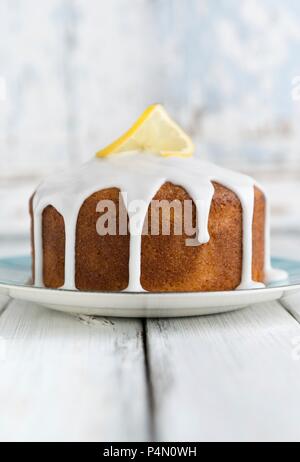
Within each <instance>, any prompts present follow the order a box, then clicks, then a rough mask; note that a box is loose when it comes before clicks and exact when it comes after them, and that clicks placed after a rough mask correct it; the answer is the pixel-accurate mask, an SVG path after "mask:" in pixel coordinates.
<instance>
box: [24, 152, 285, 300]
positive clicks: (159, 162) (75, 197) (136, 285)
mask: <svg viewBox="0 0 300 462" xmlns="http://www.w3.org/2000/svg"><path fill="white" fill-rule="evenodd" d="M212 181H215V182H217V183H220V184H222V185H223V186H225V187H226V188H228V189H230V190H231V191H233V192H234V193H235V194H236V195H237V196H238V198H239V199H240V202H241V205H242V211H243V264H242V274H241V283H240V286H239V287H238V289H251V288H257V287H263V286H264V285H263V284H261V283H258V282H255V281H253V280H252V222H253V213H254V186H255V185H256V183H255V181H254V180H253V179H252V178H250V177H249V176H246V175H243V174H240V173H236V172H233V171H230V170H227V169H224V168H221V167H218V166H216V165H214V164H210V163H208V162H203V161H201V160H199V159H197V158H190V159H182V158H175V157H172V158H164V157H161V156H158V155H156V154H152V153H150V152H129V153H125V154H116V155H112V156H108V157H106V158H102V159H101V158H94V159H92V160H91V161H90V162H88V163H86V164H83V165H81V166H79V167H75V168H71V169H69V170H68V171H67V172H63V173H61V174H58V175H55V176H51V177H49V178H48V179H46V180H45V181H44V182H43V183H42V184H41V185H40V186H39V187H38V189H37V191H36V193H35V196H34V199H33V213H34V246H35V284H36V285H37V286H43V243H42V214H43V210H44V209H45V208H46V207H47V206H49V205H52V206H53V207H54V208H55V209H56V210H57V211H58V212H59V213H60V214H61V215H62V216H63V218H64V222H65V233H66V245H65V283H64V286H63V287H62V288H63V289H68V290H72V289H76V287H75V248H76V225H77V219H78V215H79V212H80V209H81V206H82V205H83V203H84V201H85V200H86V199H87V198H88V197H90V196H91V195H92V194H94V193H95V192H97V191H100V190H102V189H107V188H111V187H114V188H119V189H120V191H121V193H122V195H123V198H124V202H125V206H126V204H130V203H132V201H135V200H139V201H141V202H143V203H144V204H145V207H144V208H142V210H139V211H138V216H137V212H136V211H134V213H133V212H132V211H131V210H130V208H129V209H128V216H129V231H130V229H132V227H133V219H134V224H135V232H134V233H131V234H130V254H129V284H128V287H127V289H126V291H132V292H140V291H143V288H142V286H141V283H140V276H141V242H142V229H143V224H144V220H145V217H146V214H147V210H148V207H149V205H150V203H151V200H152V199H153V197H154V196H155V194H156V193H157V191H158V190H159V189H160V188H161V186H163V185H164V184H165V183H166V182H171V183H173V184H177V185H180V186H182V187H183V188H184V189H185V190H186V192H187V193H188V194H189V195H190V196H191V198H192V199H193V201H194V202H195V204H196V208H197V239H198V241H199V244H205V243H207V242H208V241H209V232H208V220H209V212H210V207H211V203H212V198H213V195H214V187H213V184H212ZM259 188H260V189H262V188H261V187H260V186H259ZM266 202H267V206H266V210H267V211H266V223H265V247H266V248H265V274H266V282H270V281H271V280H278V279H283V278H284V277H286V275H285V274H283V272H281V271H278V270H274V269H273V268H272V266H271V258H270V216H269V215H270V213H269V205H268V201H267V199H266ZM137 223H138V224H137Z"/></svg>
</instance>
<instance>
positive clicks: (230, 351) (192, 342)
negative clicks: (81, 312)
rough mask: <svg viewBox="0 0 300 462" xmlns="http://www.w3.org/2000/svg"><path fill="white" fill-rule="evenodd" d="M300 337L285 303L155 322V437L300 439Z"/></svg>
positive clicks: (151, 342) (151, 334)
mask: <svg viewBox="0 0 300 462" xmlns="http://www.w3.org/2000/svg"><path fill="white" fill-rule="evenodd" d="M299 336H300V326H299V324H298V323H297V322H296V320H295V319H294V318H293V317H292V316H290V314H289V313H288V312H287V311H286V310H284V309H283V308H282V306H281V305H280V304H279V303H269V304H264V305H258V306H255V307H252V308H251V307H250V308H247V309H245V310H242V311H240V312H236V313H229V314H224V315H218V316H214V317H213V316H212V317H204V318H194V319H178V320H161V321H149V322H148V354H149V362H150V373H151V377H152V389H153V396H154V412H155V425H156V438H157V439H159V440H167V441H180V440H181V441H182V440H183V441H185V440H189V441H191V440H192V441H198V440H200V441H252V440H254V441H265V440H266V441H273V440H275V441H276V440H279V441H281V440H283V441H285V440H300V429H299V420H300V394H299V389H300V362H299V361H295V358H294V355H293V354H294V351H293V348H294V344H293V342H294V339H295V338H299Z"/></svg>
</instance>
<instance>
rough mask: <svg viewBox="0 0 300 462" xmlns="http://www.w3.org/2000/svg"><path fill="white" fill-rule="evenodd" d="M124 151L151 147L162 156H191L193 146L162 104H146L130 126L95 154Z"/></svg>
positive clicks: (151, 149) (149, 148)
mask: <svg viewBox="0 0 300 462" xmlns="http://www.w3.org/2000/svg"><path fill="white" fill-rule="evenodd" d="M127 151H150V152H153V153H156V154H159V155H161V156H163V157H191V156H192V155H193V154H194V151H195V147H194V144H193V142H192V140H191V139H190V137H189V136H188V135H187V134H186V133H185V132H184V131H183V130H182V129H181V128H180V127H179V125H178V124H177V123H176V122H175V121H174V120H173V119H172V118H171V117H170V116H169V114H168V113H167V111H166V110H165V108H164V107H163V106H162V105H161V104H153V105H152V106H149V107H148V108H147V109H146V110H145V111H144V112H143V114H142V115H141V116H140V117H139V118H138V120H137V121H136V122H135V123H134V124H133V126H132V127H131V128H130V129H129V130H128V131H127V132H126V133H124V135H122V136H121V137H120V138H118V139H117V140H116V141H114V142H113V143H112V144H110V145H108V146H107V147H106V148H104V149H101V150H100V151H98V152H97V154H96V156H97V157H107V156H110V155H112V154H117V153H121V152H127Z"/></svg>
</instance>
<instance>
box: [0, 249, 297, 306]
mask: <svg viewBox="0 0 300 462" xmlns="http://www.w3.org/2000/svg"><path fill="white" fill-rule="evenodd" d="M29 258H31V256H29V255H17V256H11V257H4V258H0V265H1V263H2V264H3V263H4V262H7V263H8V262H9V261H12V260H16V259H23V260H25V259H29ZM272 260H274V261H275V262H277V261H278V262H280V261H284V262H290V263H293V264H297V263H298V264H299V268H300V261H298V260H293V259H290V258H278V257H273V258H272ZM1 288H2V289H6V290H16V291H18V290H22V291H26V292H27V291H30V292H35V293H37V292H41V291H42V292H43V293H51V294H53V293H55V294H65V295H66V294H73V295H74V294H77V295H78V294H80V295H81V296H85V295H86V296H89V297H90V296H92V297H95V296H97V295H101V296H105V297H109V296H119V297H120V296H121V297H124V296H127V297H130V296H134V297H136V296H139V297H141V298H142V297H153V296H156V297H159V298H164V297H168V296H174V295H176V296H177V298H181V297H182V298H184V297H186V296H189V297H201V296H203V297H208V298H213V297H216V296H228V295H229V294H230V295H235V294H236V296H238V295H241V294H243V295H247V294H248V295H253V294H255V293H260V294H261V293H262V292H264V293H266V292H270V291H272V292H287V291H293V290H295V291H298V290H300V282H299V284H285V285H281V286H273V287H260V288H254V289H242V290H227V291H210V292H189V291H185V292H176V291H175V292H126V291H122V292H120V291H116V292H113V291H79V290H77V289H71V290H69V289H53V288H48V287H40V286H34V285H29V284H26V283H16V282H14V281H9V280H7V281H3V280H0V289H1Z"/></svg>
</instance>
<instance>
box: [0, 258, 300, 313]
mask: <svg viewBox="0 0 300 462" xmlns="http://www.w3.org/2000/svg"><path fill="white" fill-rule="evenodd" d="M273 265H274V266H275V267H278V268H281V269H285V270H286V271H287V272H288V274H289V280H288V281H283V282H282V283H277V284H276V285H271V286H268V287H266V288H264V289H253V290H241V291H232V292H196V293H193V292H185V293H164V294H162V293H124V292H119V293H114V292H113V293H111V292H109V293H108V292H78V291H66V290H52V289H44V288H39V287H35V286H32V285H31V284H29V283H26V281H28V280H29V279H30V272H31V270H30V267H31V261H30V258H29V257H17V258H7V259H3V260H0V293H2V294H4V295H8V296H10V297H12V298H15V299H18V300H25V301H29V302H34V303H38V304H40V305H43V306H46V307H47V308H51V309H54V310H59V311H65V312H69V313H80V314H86V315H95V316H117V317H140V318H146V317H156V318H163V317H183V316H201V315H207V314H214V313H222V312H226V311H233V310H237V309H240V308H243V307H245V306H247V305H250V304H254V303H262V302H268V301H273V300H279V299H281V298H283V297H284V296H286V295H287V294H290V293H293V292H298V291H300V262H297V261H292V260H285V259H274V260H273Z"/></svg>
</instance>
